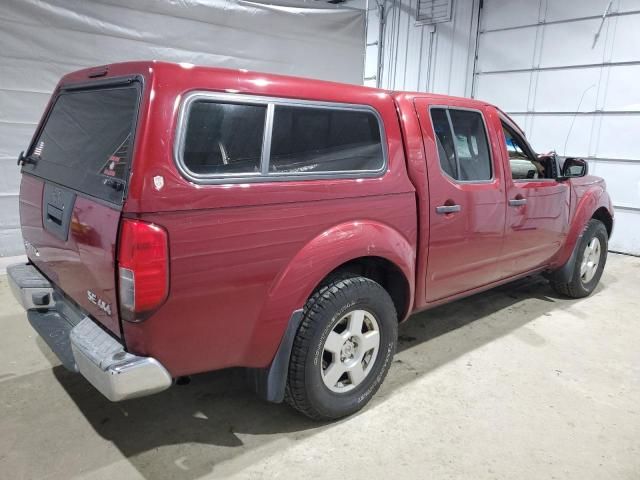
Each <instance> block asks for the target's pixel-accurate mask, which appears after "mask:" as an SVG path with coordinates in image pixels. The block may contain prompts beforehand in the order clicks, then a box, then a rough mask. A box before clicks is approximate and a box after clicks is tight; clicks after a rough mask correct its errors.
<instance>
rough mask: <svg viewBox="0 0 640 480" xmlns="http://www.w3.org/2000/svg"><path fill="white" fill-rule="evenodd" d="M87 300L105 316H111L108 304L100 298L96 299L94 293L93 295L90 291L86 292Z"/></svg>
mask: <svg viewBox="0 0 640 480" xmlns="http://www.w3.org/2000/svg"><path fill="white" fill-rule="evenodd" d="M87 298H88V299H89V301H90V302H91V303H93V304H94V305H97V306H98V308H99V309H100V310H102V311H103V312H104V313H106V314H107V315H109V316H111V304H110V303H107V302H105V301H104V300H102V299H101V298H98V296H97V295H96V294H95V293H93V292H92V291H91V290H87Z"/></svg>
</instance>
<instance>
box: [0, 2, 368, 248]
mask: <svg viewBox="0 0 640 480" xmlns="http://www.w3.org/2000/svg"><path fill="white" fill-rule="evenodd" d="M1 3H2V5H1V6H0V46H1V49H0V256H11V255H19V254H22V253H24V248H23V246H22V240H21V237H20V230H19V223H20V222H19V217H18V208H17V206H18V202H17V200H18V190H19V181H20V179H19V170H18V167H17V166H16V159H17V155H18V153H19V152H20V151H21V150H24V149H25V148H26V147H27V144H28V142H29V140H30V138H31V135H32V134H33V131H34V129H35V128H36V124H37V122H38V120H39V119H40V115H41V114H42V111H43V109H44V108H45V105H46V102H47V100H48V98H49V96H50V94H51V92H52V90H53V88H54V87H55V85H56V83H57V81H58V80H59V78H60V77H61V76H62V75H63V74H65V73H67V72H70V71H73V70H77V69H80V68H84V67H87V66H93V65H101V64H105V63H113V62H120V61H127V60H145V59H157V60H167V61H175V62H191V63H195V64H201V65H214V66H218V67H228V68H246V69H249V70H256V71H264V72H271V73H280V74H290V75H300V76H306V77H314V78H320V79H327V80H335V81H342V82H348V83H357V84H361V83H362V73H363V62H364V57H363V52H364V24H365V20H364V13H363V12H362V11H361V10H350V9H344V8H335V7H332V6H331V5H329V4H324V3H321V2H307V3H305V2H304V1H295V0H275V1H272V2H269V3H270V5H266V4H262V3H257V2H248V1H231V0H229V1H225V0H180V1H172V0H135V1H134V0H93V1H87V0H2V2H1ZM274 3H277V4H278V5H274ZM298 5H299V6H300V7H298ZM305 7H309V8H305Z"/></svg>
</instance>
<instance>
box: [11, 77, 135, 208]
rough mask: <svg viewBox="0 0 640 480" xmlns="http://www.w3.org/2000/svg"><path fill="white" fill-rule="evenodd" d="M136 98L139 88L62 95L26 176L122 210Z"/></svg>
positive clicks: (40, 135)
mask: <svg viewBox="0 0 640 480" xmlns="http://www.w3.org/2000/svg"><path fill="white" fill-rule="evenodd" d="M138 98H139V88H138V87H137V84H134V85H127V86H124V87H117V88H100V89H91V90H78V91H70V92H63V93H61V94H60V95H59V96H58V98H57V99H56V100H55V103H54V105H53V107H52V108H51V110H50V113H49V115H48V117H47V119H46V122H45V125H44V128H43V129H42V130H41V132H40V134H39V135H38V138H37V139H36V141H35V142H34V143H33V146H32V149H31V151H30V152H29V156H30V157H31V159H32V160H33V161H32V162H30V163H27V164H26V165H25V166H24V168H23V171H24V172H28V173H32V174H34V175H37V176H39V177H43V178H45V179H47V180H50V181H52V182H55V183H59V184H61V185H64V186H66V187H69V188H72V189H74V190H77V191H79V192H83V193H86V194H88V195H91V196H94V197H98V198H100V199H102V200H106V201H109V202H112V203H116V204H121V203H122V199H123V196H124V190H125V187H126V182H127V180H128V175H129V162H130V156H131V149H132V147H133V143H132V142H133V129H134V124H135V119H136V113H137V109H138Z"/></svg>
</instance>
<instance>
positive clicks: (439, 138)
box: [431, 108, 492, 182]
mask: <svg viewBox="0 0 640 480" xmlns="http://www.w3.org/2000/svg"><path fill="white" fill-rule="evenodd" d="M431 121H432V122H433V129H434V132H435V134H436V143H437V145H438V157H439V159H440V166H441V168H442V170H443V171H444V172H445V173H446V174H447V175H448V176H450V177H451V178H453V179H455V180H461V181H466V182H474V181H475V182H477V181H484V180H490V179H491V178H492V169H491V154H490V151H489V143H488V141H487V134H486V130H485V127H484V121H483V119H482V114H481V113H480V112H476V111H471V110H456V109H453V108H451V109H446V108H432V109H431Z"/></svg>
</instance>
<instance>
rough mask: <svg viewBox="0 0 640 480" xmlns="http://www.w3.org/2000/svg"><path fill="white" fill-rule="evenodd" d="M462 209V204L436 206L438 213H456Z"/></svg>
mask: <svg viewBox="0 0 640 480" xmlns="http://www.w3.org/2000/svg"><path fill="white" fill-rule="evenodd" d="M459 211H460V205H440V206H439V207H436V213H455V212H459Z"/></svg>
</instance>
